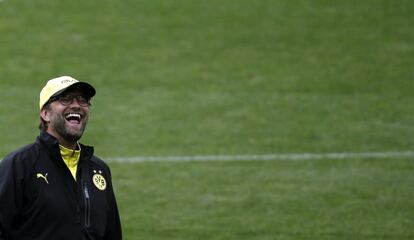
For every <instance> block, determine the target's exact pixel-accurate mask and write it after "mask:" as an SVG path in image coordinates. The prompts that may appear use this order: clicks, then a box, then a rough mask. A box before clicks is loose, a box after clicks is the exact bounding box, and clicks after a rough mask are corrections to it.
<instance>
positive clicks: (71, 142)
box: [47, 131, 78, 150]
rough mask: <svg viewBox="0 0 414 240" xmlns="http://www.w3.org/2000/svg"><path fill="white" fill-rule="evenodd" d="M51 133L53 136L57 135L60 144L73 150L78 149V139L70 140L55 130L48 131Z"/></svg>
mask: <svg viewBox="0 0 414 240" xmlns="http://www.w3.org/2000/svg"><path fill="white" fill-rule="evenodd" d="M47 132H48V133H49V134H50V135H52V136H53V137H55V138H56V139H57V140H58V142H59V144H60V145H62V146H64V147H65V148H68V149H72V150H76V147H77V145H78V141H76V140H68V139H65V138H63V137H62V136H60V135H59V134H57V133H55V132H53V131H47Z"/></svg>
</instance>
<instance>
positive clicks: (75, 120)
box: [65, 113, 82, 124]
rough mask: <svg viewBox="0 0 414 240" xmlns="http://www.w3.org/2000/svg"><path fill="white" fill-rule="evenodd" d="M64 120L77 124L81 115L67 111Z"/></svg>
mask: <svg viewBox="0 0 414 240" xmlns="http://www.w3.org/2000/svg"><path fill="white" fill-rule="evenodd" d="M65 119H66V121H68V122H70V123H74V124H79V123H80V122H81V120H82V116H81V115H80V114H79V113H68V114H66V115H65Z"/></svg>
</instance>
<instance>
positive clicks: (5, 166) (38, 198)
mask: <svg viewBox="0 0 414 240" xmlns="http://www.w3.org/2000/svg"><path fill="white" fill-rule="evenodd" d="M95 93H96V91H95V89H94V87H92V86H91V85H90V84H89V83H86V82H80V81H78V80H76V79H74V78H72V77H69V76H63V77H58V78H54V79H51V80H49V81H48V82H47V83H46V85H45V86H44V88H43V89H42V90H41V92H40V100H39V108H40V126H39V129H40V134H39V136H38V137H37V139H36V141H35V142H34V143H32V144H29V145H27V146H24V147H22V148H20V149H18V150H16V151H14V152H12V153H11V154H9V155H8V156H6V157H5V158H4V159H3V161H1V163H0V206H1V208H0V240H23V239H48V240H49V239H62V240H65V239H68V240H69V239H71V240H74V239H76V240H78V239H79V240H81V239H85V240H86V239H95V240H99V239H108V240H109V239H111V240H118V239H119V240H120V239H122V233H121V224H120V219H119V213H118V208H117V204H116V200H115V196H114V192H113V188H112V179H111V173H110V169H109V167H108V166H107V165H106V164H105V163H104V162H103V161H102V160H101V159H99V158H98V157H96V156H95V155H94V149H93V147H91V146H86V145H83V144H81V143H79V139H80V138H81V137H82V135H83V132H84V131H85V128H86V125H87V123H88V119H89V109H90V106H91V99H92V97H94V96H95Z"/></svg>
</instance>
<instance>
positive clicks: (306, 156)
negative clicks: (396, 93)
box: [105, 151, 414, 163]
mask: <svg viewBox="0 0 414 240" xmlns="http://www.w3.org/2000/svg"><path fill="white" fill-rule="evenodd" d="M410 157H414V151H399V152H343V153H288V154H255V155H194V156H146V157H145V156H137V157H112V158H105V160H106V161H107V162H121V163H128V162H130V163H137V162H157V161H158V162H185V161H250V160H253V161H254V160H258V161H269V160H271V161H274V160H321V159H351V158H356V159H367V158H410Z"/></svg>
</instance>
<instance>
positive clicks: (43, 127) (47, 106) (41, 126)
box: [39, 102, 50, 131]
mask: <svg viewBox="0 0 414 240" xmlns="http://www.w3.org/2000/svg"><path fill="white" fill-rule="evenodd" d="M43 109H48V110H49V109H50V102H47V103H46V104H45V105H43V107H42V109H41V110H43ZM39 117H40V124H39V129H40V130H44V131H47V128H48V127H49V123H48V122H46V121H45V120H44V119H43V118H42V116H39Z"/></svg>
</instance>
